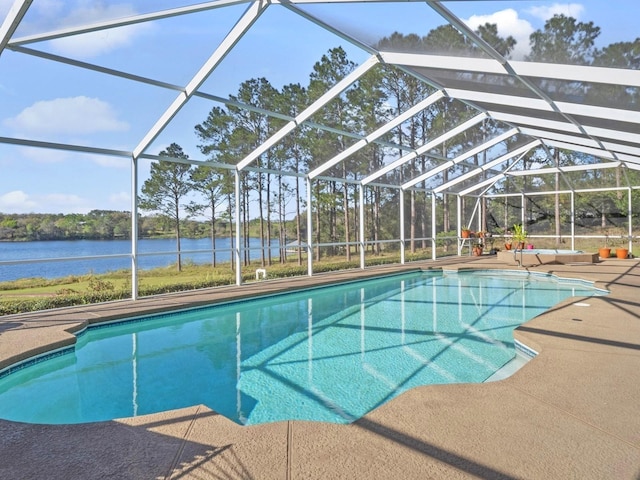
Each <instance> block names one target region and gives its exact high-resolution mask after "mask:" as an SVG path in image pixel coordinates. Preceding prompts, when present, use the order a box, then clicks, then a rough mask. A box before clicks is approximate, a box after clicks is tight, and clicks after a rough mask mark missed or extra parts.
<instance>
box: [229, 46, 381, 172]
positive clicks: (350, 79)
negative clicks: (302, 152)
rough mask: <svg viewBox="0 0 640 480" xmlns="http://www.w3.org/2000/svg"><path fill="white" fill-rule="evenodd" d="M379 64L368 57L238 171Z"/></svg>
mask: <svg viewBox="0 0 640 480" xmlns="http://www.w3.org/2000/svg"><path fill="white" fill-rule="evenodd" d="M378 62H379V60H378V58H377V57H375V56H371V57H369V58H368V59H367V60H366V61H365V62H364V63H363V64H362V65H360V66H359V67H358V68H356V69H355V70H354V71H353V72H351V73H350V74H349V75H347V76H346V77H344V78H343V79H342V80H340V81H339V82H338V83H336V84H335V85H334V86H333V87H331V88H330V89H329V90H327V91H326V92H325V93H324V94H323V95H322V96H321V97H320V98H318V99H317V100H316V101H315V102H313V103H312V104H311V105H309V106H308V107H307V108H305V109H304V110H303V111H302V112H300V114H299V115H298V116H297V117H296V118H294V119H293V120H292V121H290V122H289V123H287V124H286V125H285V126H284V127H282V128H281V129H280V130H278V131H277V132H276V133H274V134H273V135H272V136H271V137H270V138H268V139H267V140H265V141H264V142H263V143H262V144H261V145H260V146H259V147H258V148H256V149H255V150H254V151H252V152H251V153H250V154H249V155H247V156H246V157H245V158H243V159H242V160H241V161H240V162H238V170H242V169H243V168H245V167H247V166H249V165H250V164H251V163H252V162H254V161H255V160H256V159H257V158H258V157H259V156H260V155H262V154H263V153H264V152H266V151H267V150H268V149H270V148H271V147H272V146H273V145H275V144H276V143H278V142H279V141H280V140H282V139H283V138H284V137H285V136H286V135H287V134H288V133H289V132H291V131H292V130H293V129H294V128H296V127H297V126H298V125H300V124H301V123H302V122H304V121H305V120H307V119H308V118H309V117H311V115H313V114H314V113H316V112H317V111H318V110H320V109H321V108H322V107H324V106H325V105H326V104H327V103H329V102H330V101H331V100H333V99H334V98H335V97H337V96H338V95H340V94H341V93H342V92H343V91H344V90H345V89H347V88H348V87H349V86H350V85H352V84H353V83H354V82H356V81H357V80H358V79H359V78H360V77H361V76H362V75H364V74H365V73H367V72H368V71H369V70H370V69H371V68H372V67H373V66H375V65H377V64H378ZM316 170H318V173H317V174H316V175H311V173H309V175H310V176H311V178H313V177H314V176H318V175H319V174H320V173H322V172H323V171H324V170H320V169H319V168H318V169H316Z"/></svg>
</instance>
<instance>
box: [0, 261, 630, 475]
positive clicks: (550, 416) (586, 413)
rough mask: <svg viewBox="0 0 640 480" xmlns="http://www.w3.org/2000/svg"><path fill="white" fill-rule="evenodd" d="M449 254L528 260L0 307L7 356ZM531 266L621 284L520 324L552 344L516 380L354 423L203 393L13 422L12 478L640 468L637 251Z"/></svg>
mask: <svg viewBox="0 0 640 480" xmlns="http://www.w3.org/2000/svg"><path fill="white" fill-rule="evenodd" d="M439 267H443V268H458V267H460V268H508V269H511V270H514V269H517V267H513V266H512V265H507V264H505V263H502V262H499V261H498V260H497V258H496V257H495V256H493V257H489V256H484V257H478V258H475V257H474V258H471V257H468V258H467V257H465V258H455V259H448V260H441V261H437V262H420V263H413V264H411V265H407V266H405V267H402V266H393V267H380V268H371V269H367V270H365V271H350V272H341V273H337V274H331V275H318V276H314V277H313V278H308V277H305V278H300V279H287V280H274V281H263V282H259V283H256V284H250V285H245V286H243V287H242V288H241V289H238V288H236V287H225V288H218V289H214V290H208V291H201V292H197V293H186V294H180V295H167V296H163V297H156V298H153V299H142V300H140V301H137V302H130V301H127V302H114V303H110V304H104V305H99V306H90V307H80V308H73V309H63V310H58V311H55V312H44V313H38V314H26V315H20V316H7V317H0V369H1V368H3V367H5V366H7V365H8V364H10V363H12V362H14V361H15V360H16V359H20V358H25V353H24V352H27V351H29V352H31V353H33V352H35V351H46V350H48V349H51V345H56V346H63V345H68V344H70V343H71V342H73V336H72V335H71V334H70V333H69V331H74V330H77V329H78V328H80V327H81V326H82V325H83V324H84V323H85V322H97V321H104V320H107V319H111V318H121V317H124V316H130V315H132V314H136V313H142V312H148V311H158V310H164V309H167V308H180V307H185V306H188V305H194V304H196V305H197V304H204V303H208V302H211V301H220V300H223V299H228V298H230V297H232V296H236V295H240V296H246V295H254V294H256V293H258V292H265V291H276V290H281V289H291V288H295V287H303V286H307V285H318V284H319V283H322V282H329V281H335V280H343V279H347V278H349V279H350V278H354V277H359V276H370V275H374V274H379V273H380V272H384V273H387V272H394V271H401V270H410V269H415V268H439ZM521 270H525V269H521ZM526 270H531V271H543V272H551V273H554V274H557V275H559V276H562V277H575V278H584V279H588V280H593V281H596V282H597V286H600V287H603V288H607V289H609V290H610V291H611V294H610V295H608V296H604V297H596V298H589V299H586V300H585V299H575V298H574V299H570V300H568V301H565V302H563V303H561V304H559V305H558V306H556V307H555V308H554V309H552V310H551V311H549V312H547V313H545V314H543V315H541V316H539V317H537V318H535V319H533V320H532V321H530V322H528V323H526V324H525V325H523V326H521V327H520V328H519V329H518V330H517V331H516V334H515V335H516V338H517V339H518V340H520V341H522V342H523V343H525V344H527V345H529V346H530V347H532V348H533V349H535V350H537V351H538V352H539V355H538V356H537V357H536V358H535V359H534V360H532V361H530V362H529V363H528V364H527V365H525V366H524V367H523V368H522V369H520V370H519V371H518V372H516V373H515V374H514V375H513V376H511V377H509V378H507V379H505V380H501V381H497V382H491V383H485V384H479V385H467V384H464V385H446V386H427V387H420V388H416V389H414V390H411V391H409V392H407V393H404V394H402V395H400V396H399V397H398V398H396V399H394V400H393V401H391V402H389V403H387V404H386V405H383V406H382V407H380V408H378V409H376V410H374V411H373V412H371V413H370V414H368V415H366V416H365V417H364V418H362V419H360V420H358V421H356V422H355V423H353V424H350V425H334V424H323V423H312V422H302V421H290V422H279V423H274V424H267V425H258V426H252V427H241V426H238V425H236V424H234V423H232V422H231V421H229V420H227V419H225V418H224V417H222V416H221V415H218V414H216V413H215V412H213V411H211V410H210V409H208V408H206V407H204V406H194V407H192V408H187V409H182V410H176V411H171V412H165V413H161V414H154V415H148V416H142V417H136V418H131V419H123V420H118V421H110V422H103V423H94V424H85V425H67V426H49V425H29V424H20V423H14V422H9V421H3V420H0V478H2V479H4V478H6V479H20V480H27V479H42V478H46V479H49V480H51V479H65V480H69V479H82V480H91V479H106V478H110V479H118V480H126V479H169V478H172V479H194V480H195V479H198V480H202V479H258V480H260V479H295V480H311V479H323V480H327V479H355V478H357V479H394V480H400V479H432V478H433V479H457V478H461V479H465V478H487V479H489V478H491V479H493V478H496V479H545V480H548V479H612V480H621V479H630V480H638V479H640V289H639V287H640V268H639V267H638V261H637V260H618V259H609V260H606V261H604V262H600V263H596V264H588V265H584V264H580V265H541V266H538V267H531V268H527V269H526ZM585 304H586V305H585ZM0 401H2V400H1V398H0Z"/></svg>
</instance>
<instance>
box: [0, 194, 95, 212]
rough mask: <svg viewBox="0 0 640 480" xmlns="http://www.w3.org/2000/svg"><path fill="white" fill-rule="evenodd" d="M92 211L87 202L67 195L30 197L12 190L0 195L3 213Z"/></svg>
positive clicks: (0, 208)
mask: <svg viewBox="0 0 640 480" xmlns="http://www.w3.org/2000/svg"><path fill="white" fill-rule="evenodd" d="M92 209H93V208H92V207H90V206H89V201H88V200H86V199H83V198H82V197H80V196H78V195H73V194H68V193H50V194H42V195H40V194H36V195H31V194H28V193H26V192H24V191H22V190H14V191H11V192H7V193H4V194H0V212H3V213H34V212H38V213H89V212H90V211H91V210H92Z"/></svg>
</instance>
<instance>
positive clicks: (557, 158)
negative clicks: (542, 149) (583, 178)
mask: <svg viewBox="0 0 640 480" xmlns="http://www.w3.org/2000/svg"><path fill="white" fill-rule="evenodd" d="M553 157H554V160H555V164H556V168H559V167H560V151H559V150H558V149H557V148H556V149H555V150H554V152H553ZM555 181H556V194H555V212H554V213H555V217H556V219H555V220H556V222H555V223H556V247H559V246H560V244H561V243H562V237H561V236H560V194H559V193H558V190H560V173H559V172H556V174H555Z"/></svg>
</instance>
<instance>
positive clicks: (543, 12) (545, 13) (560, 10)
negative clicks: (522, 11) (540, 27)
mask: <svg viewBox="0 0 640 480" xmlns="http://www.w3.org/2000/svg"><path fill="white" fill-rule="evenodd" d="M584 10H585V9H584V5H582V4H580V3H554V4H553V5H545V6H539V7H531V8H528V9H527V10H526V12H527V13H528V14H530V15H532V16H534V17H536V18H539V19H540V20H544V21H546V20H549V19H550V18H551V17H553V16H554V15H564V16H566V17H573V18H575V19H576V20H580V16H581V15H582V14H583V13H584Z"/></svg>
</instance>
